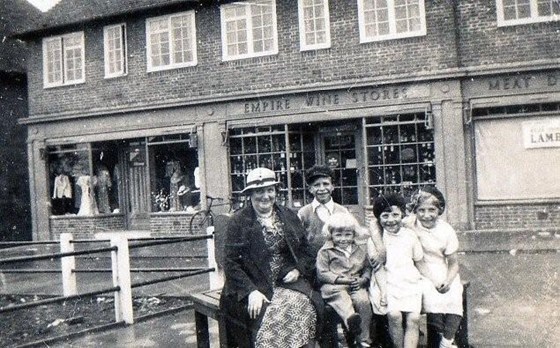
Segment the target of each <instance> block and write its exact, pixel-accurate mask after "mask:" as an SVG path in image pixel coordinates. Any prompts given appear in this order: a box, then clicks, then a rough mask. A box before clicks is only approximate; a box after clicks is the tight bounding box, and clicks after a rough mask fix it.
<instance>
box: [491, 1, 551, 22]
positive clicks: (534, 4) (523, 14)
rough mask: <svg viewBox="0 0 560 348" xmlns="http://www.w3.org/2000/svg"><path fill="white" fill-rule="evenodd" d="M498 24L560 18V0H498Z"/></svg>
mask: <svg viewBox="0 0 560 348" xmlns="http://www.w3.org/2000/svg"><path fill="white" fill-rule="evenodd" d="M496 8H497V11H498V26H508V25H517V24H527V23H535V22H546V21H558V20H560V1H558V0H496Z"/></svg>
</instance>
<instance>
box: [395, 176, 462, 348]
mask: <svg viewBox="0 0 560 348" xmlns="http://www.w3.org/2000/svg"><path fill="white" fill-rule="evenodd" d="M413 203H414V204H413V212H414V215H412V216H411V217H410V218H409V219H407V222H406V224H407V226H410V227H411V228H412V229H413V230H414V231H415V232H416V235H417V236H418V238H419V239H420V243H421V245H422V249H423V251H424V259H425V262H426V266H427V268H428V269H429V272H430V275H431V278H432V281H431V282H430V281H426V282H425V283H426V287H425V289H424V298H423V308H424V311H425V312H426V313H427V321H428V325H429V326H431V327H432V328H434V329H436V330H437V332H439V333H440V335H441V339H440V342H439V347H440V348H448V347H454V345H453V338H454V337H455V333H456V332H457V329H458V328H459V324H460V323H461V318H462V316H463V286H462V285H461V280H460V277H459V263H458V261H457V249H458V248H459V241H458V239H457V234H456V233H455V230H454V229H453V227H451V226H450V225H449V224H448V223H447V222H445V221H443V220H442V219H440V218H439V216H440V215H441V214H442V213H443V212H444V210H445V198H444V197H443V194H442V193H441V192H440V191H439V190H438V189H437V188H435V187H431V186H429V187H425V188H423V189H422V190H421V191H420V192H419V193H418V195H417V196H416V197H415V201H414V202H413ZM436 344H437V342H436ZM436 347H437V346H436Z"/></svg>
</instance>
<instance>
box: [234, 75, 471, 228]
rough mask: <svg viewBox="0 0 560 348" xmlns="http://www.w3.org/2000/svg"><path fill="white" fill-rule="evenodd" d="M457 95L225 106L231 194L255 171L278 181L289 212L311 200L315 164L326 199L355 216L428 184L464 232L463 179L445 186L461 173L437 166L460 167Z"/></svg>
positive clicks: (449, 89)
mask: <svg viewBox="0 0 560 348" xmlns="http://www.w3.org/2000/svg"><path fill="white" fill-rule="evenodd" d="M458 92H459V89H458V84H453V83H424V84H422V83H419V84H402V85H392V86H383V87H368V86H365V87H353V88H347V89H343V90H333V91H322V92H317V93H310V92H308V93H301V94H297V93H294V94H290V95H287V96H277V97H273V98H259V99H249V100H245V101H243V102H239V103H231V104H230V105H229V106H228V120H227V122H226V126H227V135H228V146H229V162H230V169H231V170H230V178H231V185H232V193H233V195H234V196H241V193H240V191H241V190H242V188H243V185H244V182H245V177H246V175H247V172H248V171H250V170H251V169H253V168H256V167H259V166H264V167H268V168H270V169H273V170H274V171H275V172H276V173H277V176H278V178H279V179H280V181H281V182H282V183H283V188H282V189H281V193H282V194H281V198H280V201H281V203H282V204H286V205H288V206H290V207H293V208H295V209H298V208H300V207H302V206H303V205H305V204H307V203H309V202H310V201H311V200H312V197H311V196H310V195H309V193H308V192H307V189H306V184H307V183H306V182H305V178H304V173H305V170H306V169H307V168H309V167H310V166H312V165H313V164H315V163H316V162H319V163H325V164H328V165H329V166H331V168H332V169H333V170H334V173H335V180H334V185H335V191H334V194H333V196H334V199H335V201H337V202H339V203H341V204H343V205H345V206H347V207H348V208H349V209H350V210H351V211H353V212H354V213H356V214H357V215H358V216H360V217H361V218H366V219H367V217H368V215H369V213H370V212H371V205H372V203H373V201H374V199H375V198H376V197H378V196H379V195H381V194H387V193H399V194H403V195H404V196H405V197H406V198H410V196H411V195H412V194H413V193H414V192H416V191H417V190H418V189H419V188H421V187H423V186H425V185H435V184H437V185H438V186H440V187H441V188H442V190H446V188H449V190H448V191H449V194H450V198H451V200H452V201H453V202H454V203H457V205H456V206H455V207H454V208H452V209H450V211H451V213H450V214H449V217H451V218H452V219H453V220H454V221H453V222H454V223H455V224H457V225H459V226H461V227H464V226H465V225H466V224H467V223H466V219H467V213H466V212H467V209H465V205H466V200H465V196H466V192H465V188H464V187H463V188H461V186H460V185H461V184H462V185H464V183H465V180H464V179H463V181H460V182H459V184H458V183H457V182H453V180H457V179H459V180H460V178H461V177H462V176H463V178H464V172H463V173H462V174H461V173H457V172H452V173H448V172H449V170H446V166H448V167H449V168H451V170H454V169H457V168H463V169H464V158H465V157H464V156H465V153H464V148H463V147H462V139H463V127H462V125H463V119H462V110H461V102H460V99H459V98H458V95H459V94H458ZM446 126H447V127H449V129H448V130H447V133H446V132H444V131H443V127H446ZM457 139H461V140H459V141H457ZM445 142H449V147H448V148H447V151H444V147H445V145H444V143H445ZM449 174H450V175H449ZM446 176H448V177H447V178H446ZM447 185H449V186H447ZM460 195H463V196H462V197H460ZM240 200H243V198H242V197H241V198H240ZM460 209H462V215H461V212H460Z"/></svg>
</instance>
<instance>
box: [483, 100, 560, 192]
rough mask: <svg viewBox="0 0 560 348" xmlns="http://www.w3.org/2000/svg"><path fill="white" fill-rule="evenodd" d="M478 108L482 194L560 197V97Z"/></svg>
mask: <svg viewBox="0 0 560 348" xmlns="http://www.w3.org/2000/svg"><path fill="white" fill-rule="evenodd" d="M520 109H521V110H525V111H526V112H524V113H521V112H520ZM520 113H521V114H520ZM472 114H473V122H474V139H475V163H476V170H475V175H476V194H477V199H478V200H480V201H485V200H487V201H488V200H490V201H492V200H523V199H557V198H559V197H560V182H559V181H558V174H557V173H558V163H560V151H558V148H560V121H559V120H560V117H559V115H560V103H543V104H527V105H523V106H520V105H511V106H503V107H489V108H476V109H473V110H472ZM508 115H511V116H508ZM520 116H522V117H520ZM536 168H538V169H536Z"/></svg>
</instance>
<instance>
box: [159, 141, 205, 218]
mask: <svg viewBox="0 0 560 348" xmlns="http://www.w3.org/2000/svg"><path fill="white" fill-rule="evenodd" d="M192 138H193V137H191V136H190V135H188V134H179V135H166V136H158V137H152V138H149V139H148V152H149V158H150V181H151V182H150V187H151V196H152V197H151V202H152V212H166V211H169V212H176V211H186V212H193V211H195V210H196V209H198V208H199V204H200V190H199V188H200V183H199V180H198V179H197V178H196V177H197V175H196V173H197V172H198V155H197V151H196V147H193V146H195V145H196V144H195V143H191V139H192Z"/></svg>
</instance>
